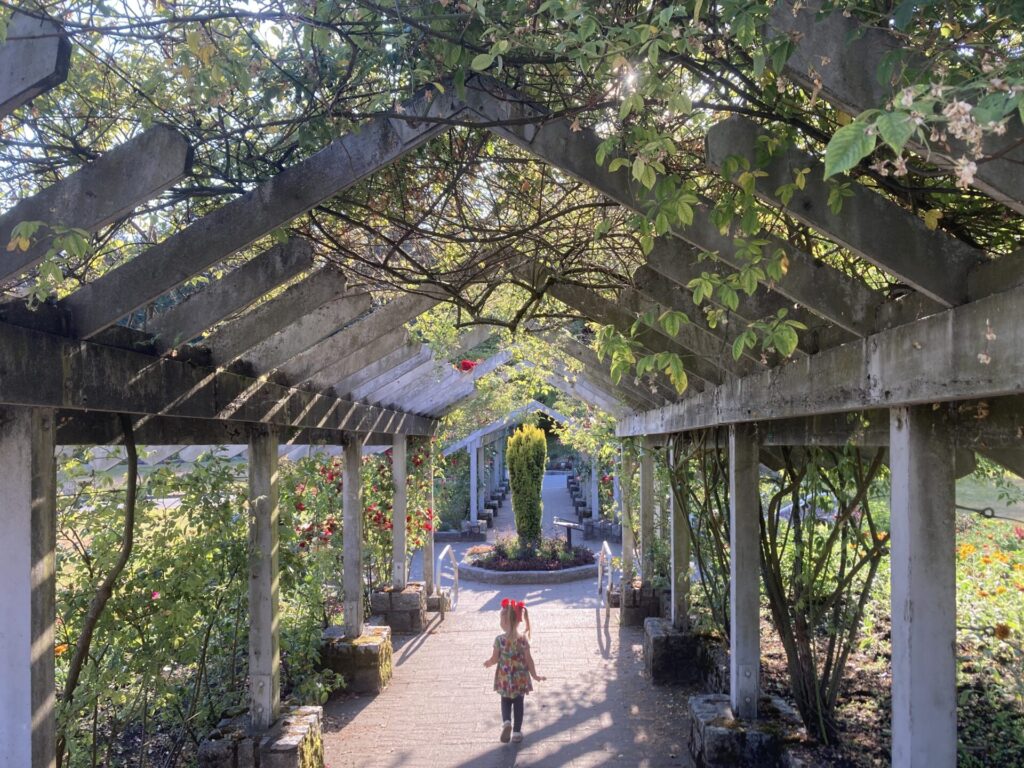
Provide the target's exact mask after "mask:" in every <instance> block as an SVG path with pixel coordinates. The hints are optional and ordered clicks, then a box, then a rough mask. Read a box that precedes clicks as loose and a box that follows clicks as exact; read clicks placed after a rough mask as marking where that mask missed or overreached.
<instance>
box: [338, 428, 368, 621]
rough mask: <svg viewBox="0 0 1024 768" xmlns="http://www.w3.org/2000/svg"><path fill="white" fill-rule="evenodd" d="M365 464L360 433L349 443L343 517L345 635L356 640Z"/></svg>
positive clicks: (360, 612)
mask: <svg viewBox="0 0 1024 768" xmlns="http://www.w3.org/2000/svg"><path fill="white" fill-rule="evenodd" d="M362 464H363V450H362V444H361V442H360V441H359V436H358V435H355V434H350V435H349V436H348V441H347V442H346V443H345V466H344V480H343V481H342V488H343V490H342V497H343V498H342V517H343V526H344V536H345V540H344V545H343V551H344V568H345V571H344V574H343V582H344V585H345V635H346V636H347V637H348V638H349V639H352V640H354V639H355V638H357V637H359V636H360V635H361V634H362V633H363V500H362V498H361V489H360V476H359V475H360V471H359V470H360V468H361V467H362Z"/></svg>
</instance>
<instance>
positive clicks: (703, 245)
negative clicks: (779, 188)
mask: <svg viewBox="0 0 1024 768" xmlns="http://www.w3.org/2000/svg"><path fill="white" fill-rule="evenodd" d="M466 102H467V104H468V105H469V106H470V108H471V109H473V110H474V111H475V112H476V113H477V114H479V115H480V116H481V118H483V119H484V120H485V121H487V122H488V123H493V122H496V123H503V124H504V125H501V126H495V127H489V128H488V130H490V131H492V132H493V133H494V134H495V135H498V136H501V137H502V138H504V139H506V140H508V141H511V142H512V143H513V144H515V145H517V146H519V147H522V148H523V149H525V150H526V151H527V152H530V153H532V154H534V155H536V156H537V157H540V158H541V159H543V160H545V161H547V162H549V163H551V164H552V165H554V166H555V167H556V168H559V169H560V170H562V171H565V172H566V173H569V174H571V175H572V176H575V177H576V178H578V179H580V180H581V181H583V182H584V183H586V184H588V185H589V186H591V187H592V188H594V189H595V190H597V191H599V192H601V193H602V194H605V195H607V196H608V197H610V198H612V199H613V200H615V201H616V202H618V203H619V204H621V205H623V206H625V207H627V208H630V209H631V210H634V211H638V212H640V213H646V212H647V210H648V209H649V207H650V205H651V204H652V203H654V202H655V199H654V196H653V193H652V192H650V191H648V190H647V189H645V188H644V187H643V186H641V185H640V184H638V183H636V182H634V181H632V179H631V177H630V175H629V174H628V173H626V172H621V173H610V172H609V171H608V170H607V168H604V167H601V166H599V165H598V164H597V161H596V160H595V157H596V155H597V147H598V145H599V144H600V143H601V137H600V136H598V135H597V134H596V133H595V132H594V131H592V130H590V129H586V128H585V129H583V130H582V131H577V130H573V126H572V124H571V121H570V120H566V119H560V120H547V119H545V118H546V115H545V113H544V112H543V111H542V110H540V109H539V108H537V107H535V106H533V105H531V104H530V103H529V102H528V101H527V100H526V99H525V98H523V97H522V96H519V95H517V94H516V93H515V92H513V91H509V90H508V89H506V88H505V87H504V86H502V85H500V84H499V83H497V82H496V81H494V80H491V79H489V78H486V77H481V76H477V77H475V78H473V79H472V80H471V81H470V82H469V83H467V86H466ZM531 120H532V121H534V122H530V121H531ZM609 160H611V158H609ZM672 234H673V235H675V236H676V237H679V238H681V239H683V240H686V241H687V242H689V243H692V244H693V245H695V246H696V247H698V248H700V249H702V250H704V251H708V252H712V253H717V254H718V257H719V259H720V260H721V261H723V262H725V263H726V264H728V265H729V266H731V267H733V268H734V269H741V268H743V267H744V266H745V265H746V264H747V262H748V259H747V258H746V257H745V256H741V255H740V254H739V253H738V247H739V246H738V244H737V240H738V239H742V238H741V236H740V234H739V232H738V231H737V230H736V229H735V228H733V229H732V230H730V231H729V232H726V233H724V234H723V233H722V232H720V231H719V229H718V225H717V224H715V223H714V218H713V217H712V215H711V207H710V203H709V201H702V202H701V203H699V204H697V205H695V206H694V220H693V223H692V224H691V225H690V226H688V227H686V228H685V229H673V231H672ZM758 237H759V239H763V240H767V241H768V244H767V245H766V246H764V248H765V250H766V251H767V252H772V253H774V252H775V251H776V250H777V249H781V250H782V251H783V252H784V253H785V254H786V256H787V258H788V259H789V270H788V271H787V272H786V276H785V277H784V278H783V279H782V280H781V281H779V282H778V283H775V282H771V283H770V286H769V287H771V288H772V289H773V290H776V291H778V292H779V293H781V294H783V295H784V296H786V297H787V298H789V299H790V300H791V301H794V302H797V303H799V304H803V305H804V306H806V307H807V308H808V309H810V310H811V311H813V312H814V313H815V314H817V315H820V316H821V317H824V318H825V319H827V320H830V321H832V322H834V323H836V324H838V325H840V326H842V327H844V328H846V329H847V330H849V331H851V332H853V333H855V334H857V335H858V336H866V335H867V334H868V333H870V332H871V330H872V326H871V322H870V320H871V315H872V312H873V307H874V305H875V304H877V303H878V301H879V298H880V297H879V296H878V295H877V294H876V293H875V292H873V291H871V290H870V289H869V288H868V287H867V286H865V285H864V284H863V283H861V282H859V281H857V280H854V279H853V278H851V277H849V276H848V275H846V274H844V273H842V272H840V271H839V270H837V269H835V268H833V267H830V266H828V265H827V264H825V263H824V262H822V261H819V260H818V259H815V258H814V257H813V256H811V255H810V254H808V253H805V252H803V251H801V250H799V249H797V248H794V247H793V246H791V245H789V244H788V243H786V242H784V241H782V240H780V239H778V238H774V237H771V236H769V235H766V234H763V233H762V234H761V235H759V236H758Z"/></svg>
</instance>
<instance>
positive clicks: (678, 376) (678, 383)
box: [665, 355, 689, 395]
mask: <svg viewBox="0 0 1024 768" xmlns="http://www.w3.org/2000/svg"><path fill="white" fill-rule="evenodd" d="M665 372H666V373H667V374H668V379H669V381H671V382H672V386H673V387H675V389H676V392H677V393H678V394H680V395H681V394H683V392H685V391H686V387H687V385H688V384H689V382H688V380H687V378H686V369H685V368H684V367H683V361H682V360H681V359H680V357H679V355H672V357H671V359H670V360H669V361H668V365H667V366H666V367H665Z"/></svg>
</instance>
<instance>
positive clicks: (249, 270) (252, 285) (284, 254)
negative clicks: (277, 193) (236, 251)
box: [146, 238, 313, 350]
mask: <svg viewBox="0 0 1024 768" xmlns="http://www.w3.org/2000/svg"><path fill="white" fill-rule="evenodd" d="M312 266H313V247H312V246H311V245H310V244H309V242H308V241H306V240H303V239H301V238H293V239H291V240H289V241H288V242H287V243H284V244H282V245H276V246H274V247H273V248H271V249H270V250H268V251H264V252H263V253H261V254H259V255H258V256H256V257H254V258H252V259H250V260H249V261H247V262H246V263H245V264H243V265H242V266H240V267H239V268H238V269H235V270H232V271H231V272H229V273H228V274H226V275H225V276H224V277H222V278H221V279H220V280H214V281H212V282H210V283H208V284H207V285H206V286H204V287H203V288H202V290H200V291H197V292H196V293H193V294H192V295H190V296H187V297H186V298H185V299H184V300H182V301H181V302H180V303H178V304H175V305H174V306H173V307H171V308H170V309H168V310H167V311H165V312H161V313H160V314H159V315H157V316H156V317H154V318H152V319H151V320H149V321H148V322H147V323H146V331H147V332H148V333H151V334H153V336H154V337H155V338H156V341H157V346H158V348H162V349H165V350H166V349H173V348H174V347H177V346H180V345H181V344H184V343H185V342H187V341H188V340H189V339H193V338H195V337H196V336H198V335H199V334H200V333H202V332H203V331H205V330H206V329H207V328H211V327H213V326H214V325H216V324H217V323H218V322H220V321H221V320H223V319H224V318H225V317H228V316H229V315H231V314H233V313H235V312H238V311H240V310H242V309H245V307H247V306H249V305H250V304H252V303H253V302H254V301H256V300H257V299H258V298H259V297H260V296H262V295H264V294H265V293H267V292H268V291H270V290H272V289H274V288H276V287H277V286H279V285H281V284H282V283H285V282H287V281H288V280H290V279H291V278H293V277H295V276H296V275H298V274H299V273H300V272H305V271H306V270H307V269H309V268H310V267H312Z"/></svg>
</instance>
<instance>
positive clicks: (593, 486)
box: [590, 458, 601, 521]
mask: <svg viewBox="0 0 1024 768" xmlns="http://www.w3.org/2000/svg"><path fill="white" fill-rule="evenodd" d="M600 472H601V463H600V462H599V461H598V460H597V459H596V458H592V459H591V460H590V519H591V520H595V521H596V520H600V519H601V491H600V486H599V485H598V483H599V482H600V478H598V474H600Z"/></svg>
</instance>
